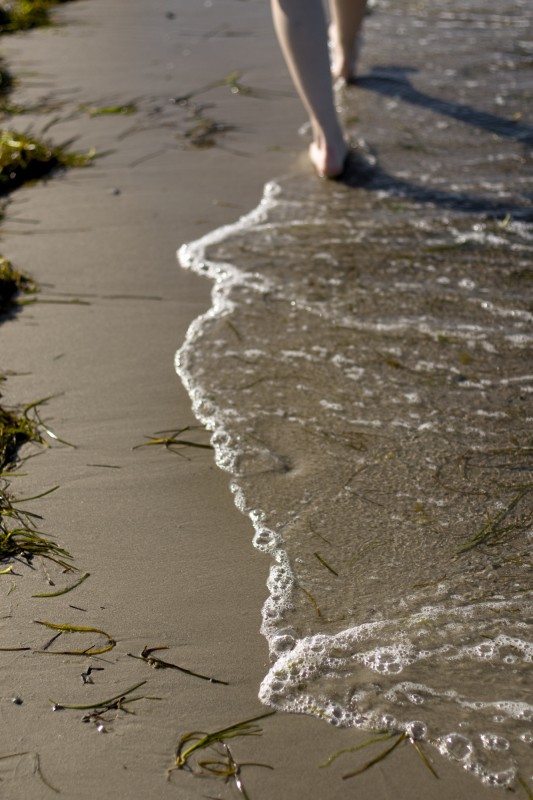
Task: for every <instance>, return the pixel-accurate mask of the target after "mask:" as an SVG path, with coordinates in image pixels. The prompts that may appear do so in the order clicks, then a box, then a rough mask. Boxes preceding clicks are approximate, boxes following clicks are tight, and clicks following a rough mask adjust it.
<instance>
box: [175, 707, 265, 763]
mask: <svg viewBox="0 0 533 800" xmlns="http://www.w3.org/2000/svg"><path fill="white" fill-rule="evenodd" d="M275 713H276V712H275V711H267V712H266V713H265V714H259V716H257V717H251V718H250V719H245V720H243V721H242V722H235V723H234V724H233V725H228V726H227V727H225V728H220V730H217V731H213V733H206V732H205V731H191V732H190V733H185V734H184V735H183V736H182V737H181V739H180V740H179V743H178V747H177V749H176V757H175V765H174V766H173V767H171V768H170V770H169V772H172V771H173V770H174V769H184V768H185V767H187V766H189V764H188V762H189V759H190V758H191V756H192V755H193V753H196V751H197V750H204V749H205V748H206V747H211V746H212V745H213V744H216V743H218V742H223V741H224V740H225V739H234V738H235V737H237V736H260V735H261V733H262V732H263V731H262V729H261V728H260V727H259V725H256V724H255V723H256V722H258V721H259V720H261V719H266V718H267V717H271V716H272V715H273V714H275ZM191 742H192V744H191ZM186 745H188V746H187V747H186Z"/></svg>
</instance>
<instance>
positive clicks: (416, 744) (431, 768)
mask: <svg viewBox="0 0 533 800" xmlns="http://www.w3.org/2000/svg"><path fill="white" fill-rule="evenodd" d="M409 741H410V742H411V744H412V745H413V747H414V748H415V750H416V752H417V753H418V755H419V756H420V758H421V759H422V761H423V762H424V764H425V765H426V767H427V768H428V769H429V771H430V772H431V774H432V775H433V776H434V777H435V778H438V777H439V776H438V775H437V771H436V769H435V767H434V766H433V764H432V763H431V761H430V760H429V758H428V757H427V756H426V754H425V753H424V751H423V750H422V745H421V744H420V742H417V741H416V739H413V738H412V737H411V736H409ZM532 800H533V798H532Z"/></svg>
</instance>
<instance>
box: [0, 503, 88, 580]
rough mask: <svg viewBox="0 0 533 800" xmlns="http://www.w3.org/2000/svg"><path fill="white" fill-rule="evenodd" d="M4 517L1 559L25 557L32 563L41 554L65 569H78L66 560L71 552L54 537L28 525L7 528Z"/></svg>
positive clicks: (0, 534) (0, 522)
mask: <svg viewBox="0 0 533 800" xmlns="http://www.w3.org/2000/svg"><path fill="white" fill-rule="evenodd" d="M1 499H2V500H3V499H4V498H3V497H2V498H1ZM5 510H6V509H5V506H4V505H2V508H1V513H2V517H3V515H4V512H5ZM2 517H0V559H7V558H24V559H25V560H26V561H27V562H28V563H31V561H32V560H33V558H34V557H35V556H41V558H46V559H48V560H49V561H53V562H54V563H55V564H58V565H59V566H60V567H63V569H65V570H69V571H75V570H76V567H74V566H73V565H72V564H69V563H68V561H67V560H66V559H72V556H71V555H70V553H69V552H68V551H67V550H65V549H64V548H62V547H59V545H57V544H56V543H55V542H54V541H52V539H50V538H49V537H45V536H44V535H43V534H41V533H40V532H39V531H36V530H34V529H33V528H30V527H27V526H22V527H18V528H7V527H6V526H5V524H4V521H3V518H2Z"/></svg>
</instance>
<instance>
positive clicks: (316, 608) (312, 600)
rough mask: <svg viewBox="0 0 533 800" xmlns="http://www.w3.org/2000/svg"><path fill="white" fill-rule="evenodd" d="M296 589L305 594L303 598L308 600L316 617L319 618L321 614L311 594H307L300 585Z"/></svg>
mask: <svg viewBox="0 0 533 800" xmlns="http://www.w3.org/2000/svg"><path fill="white" fill-rule="evenodd" d="M298 588H299V589H300V590H301V591H302V592H303V593H304V594H305V596H306V597H307V599H308V600H309V602H310V603H311V605H312V606H313V608H314V609H315V611H316V615H317V617H321V616H322V612H321V610H320V607H319V605H318V603H317V601H316V600H315V598H314V597H313V595H312V594H311V592H308V591H307V589H304V587H303V586H302V585H301V584H298Z"/></svg>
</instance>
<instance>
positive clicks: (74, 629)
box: [33, 619, 117, 656]
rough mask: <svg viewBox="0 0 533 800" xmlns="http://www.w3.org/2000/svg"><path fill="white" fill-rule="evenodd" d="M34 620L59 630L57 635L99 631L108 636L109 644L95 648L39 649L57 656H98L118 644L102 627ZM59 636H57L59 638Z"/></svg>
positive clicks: (98, 632) (101, 634)
mask: <svg viewBox="0 0 533 800" xmlns="http://www.w3.org/2000/svg"><path fill="white" fill-rule="evenodd" d="M33 621H34V622H35V623H36V624H37V625H44V626H45V627H46V628H50V629H51V630H53V631H58V634H57V636H61V635H62V634H63V633H97V634H99V635H100V636H105V637H106V638H107V644H106V645H105V646H104V647H100V648H94V647H93V646H92V645H91V646H90V647H88V648H86V649H85V650H47V649H46V648H43V650H40V651H39V652H41V653H43V652H46V653H49V654H50V655H57V656H98V655H102V653H107V652H108V651H109V650H112V649H113V648H114V647H115V646H116V644H117V643H116V641H115V640H114V639H113V638H112V637H111V636H110V635H109V634H108V633H106V631H103V630H102V629H101V628H92V627H89V626H86V625H69V624H67V623H64V624H61V623H56V622H46V621H45V620H40V619H34V620H33ZM57 636H56V637H55V638H57Z"/></svg>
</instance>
